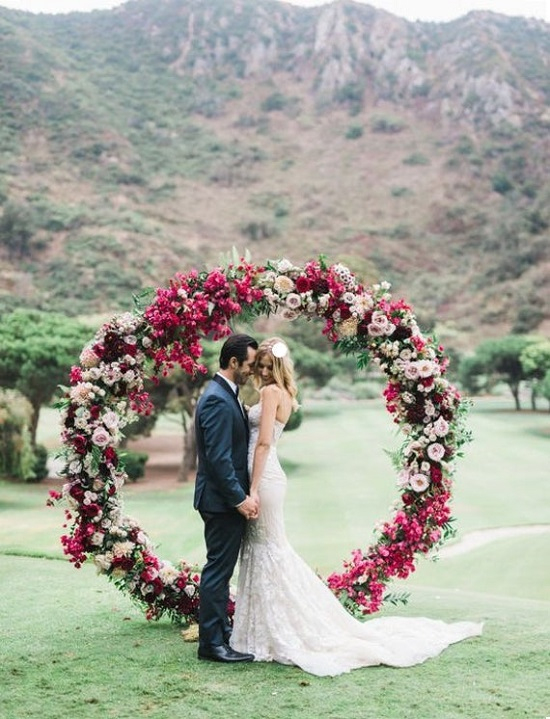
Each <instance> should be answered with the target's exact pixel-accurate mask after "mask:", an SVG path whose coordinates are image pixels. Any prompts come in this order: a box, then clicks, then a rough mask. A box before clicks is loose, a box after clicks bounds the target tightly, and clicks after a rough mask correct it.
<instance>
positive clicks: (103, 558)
mask: <svg viewBox="0 0 550 719" xmlns="http://www.w3.org/2000/svg"><path fill="white" fill-rule="evenodd" d="M93 562H94V564H95V565H96V567H97V568H98V571H99V572H106V571H108V569H109V567H110V566H111V564H112V563H113V554H112V552H105V554H96V555H94V558H93Z"/></svg>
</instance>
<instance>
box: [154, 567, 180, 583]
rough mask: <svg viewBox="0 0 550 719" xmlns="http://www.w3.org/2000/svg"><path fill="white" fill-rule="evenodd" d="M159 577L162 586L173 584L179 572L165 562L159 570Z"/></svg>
mask: <svg viewBox="0 0 550 719" xmlns="http://www.w3.org/2000/svg"><path fill="white" fill-rule="evenodd" d="M159 577H160V578H161V579H162V581H163V583H164V584H173V583H174V582H175V581H176V579H177V578H178V577H179V571H178V570H177V569H176V568H175V567H174V566H173V565H172V564H169V563H168V562H166V563H165V564H163V565H162V567H161V568H160V569H159Z"/></svg>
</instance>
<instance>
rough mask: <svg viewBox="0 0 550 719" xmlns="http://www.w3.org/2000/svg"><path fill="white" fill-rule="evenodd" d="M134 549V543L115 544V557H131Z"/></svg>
mask: <svg viewBox="0 0 550 719" xmlns="http://www.w3.org/2000/svg"><path fill="white" fill-rule="evenodd" d="M134 548H135V544H134V543H133V542H115V543H114V544H113V554H114V556H115V557H130V556H131V554H132V552H133V551H134Z"/></svg>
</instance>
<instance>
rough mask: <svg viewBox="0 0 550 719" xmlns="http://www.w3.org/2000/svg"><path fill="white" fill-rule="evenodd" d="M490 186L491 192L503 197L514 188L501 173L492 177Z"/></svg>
mask: <svg viewBox="0 0 550 719" xmlns="http://www.w3.org/2000/svg"><path fill="white" fill-rule="evenodd" d="M492 186H493V190H494V191H495V192H498V193H499V194H501V195H505V194H506V193H507V192H510V190H512V189H513V188H514V184H513V182H512V181H511V180H510V179H509V178H508V177H507V175H505V174H504V173H503V172H498V173H497V174H496V175H493V178H492Z"/></svg>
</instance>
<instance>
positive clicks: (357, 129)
mask: <svg viewBox="0 0 550 719" xmlns="http://www.w3.org/2000/svg"><path fill="white" fill-rule="evenodd" d="M360 137H363V125H350V126H349V127H348V129H347V130H346V140H357V139H358V138H360Z"/></svg>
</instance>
